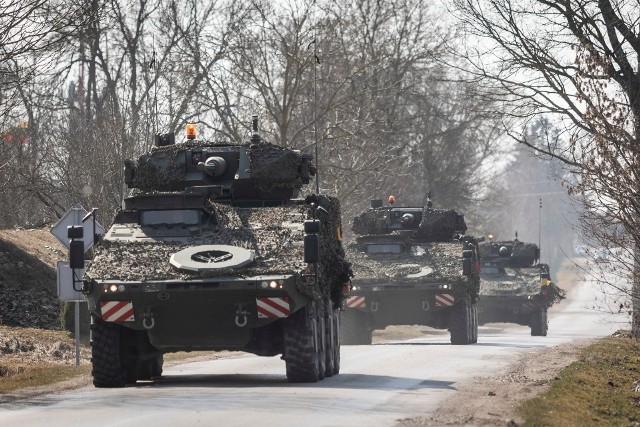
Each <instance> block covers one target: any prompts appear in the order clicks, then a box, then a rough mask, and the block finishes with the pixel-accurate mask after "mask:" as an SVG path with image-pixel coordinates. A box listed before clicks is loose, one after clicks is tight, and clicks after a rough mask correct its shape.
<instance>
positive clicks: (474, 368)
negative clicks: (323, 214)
mask: <svg viewBox="0 0 640 427" xmlns="http://www.w3.org/2000/svg"><path fill="white" fill-rule="evenodd" d="M560 286H562V284H560ZM599 289H600V288H599V287H598V286H596V285H595V284H594V283H592V282H590V281H581V282H579V283H577V284H576V285H575V286H573V288H572V289H571V291H570V292H569V295H568V297H567V300H565V301H563V302H562V303H560V304H558V305H557V306H554V307H552V309H551V311H550V314H549V335H548V336H547V337H531V336H530V332H529V328H528V327H524V326H518V325H511V324H489V325H485V326H481V327H480V332H479V338H478V343H477V344H475V345H467V346H452V345H450V344H449V336H448V333H445V332H443V331H440V332H437V331H434V332H433V333H429V334H425V335H424V337H421V338H414V339H410V340H403V341H388V342H383V343H377V344H374V345H371V346H343V347H342V353H341V354H342V361H341V371H340V374H339V375H337V376H334V377H332V378H328V379H325V380H323V381H321V382H319V383H315V384H289V383H287V381H286V377H285V366H284V362H283V361H282V360H280V358H279V357H272V358H264V357H257V356H253V355H244V356H240V357H235V358H229V359H219V360H213V361H203V362H193V363H187V364H183V365H178V366H174V367H171V368H167V369H165V373H164V375H163V377H162V378H161V379H160V380H157V381H156V382H148V383H139V384H138V385H136V386H134V387H127V388H124V389H96V388H94V387H92V386H90V387H83V388H80V389H77V390H71V391H67V392H62V393H59V394H55V395H44V396H39V397H35V398H29V399H25V400H19V401H14V402H11V403H7V404H3V405H0V426H4V427H9V426H20V427H25V426H47V427H58V426H65V427H69V426H87V425H91V426H137V427H140V426H182V425H185V426H257V425H261V426H263V425H266V426H292V427H293V426H296V427H297V426H301V425H304V426H307V427H311V426H391V425H394V424H395V422H396V421H398V420H401V419H405V418H408V417H415V416H429V415H430V414H432V413H433V412H434V411H435V410H436V409H437V408H438V407H439V406H441V405H442V404H443V403H444V402H445V400H446V399H448V398H450V397H452V396H453V395H454V394H455V393H456V389H457V388H458V387H459V386H460V385H462V384H464V383H465V382H468V381H471V379H472V378H474V377H477V376H480V375H481V376H488V375H492V374H498V373H499V372H500V371H501V369H503V368H504V367H505V366H506V365H507V364H508V363H509V362H511V361H513V360H514V358H516V357H517V356H518V355H520V354H522V353H524V352H527V351H531V350H535V349H539V348H542V347H548V346H555V345H558V344H561V343H566V342H570V341H573V340H576V339H582V338H592V337H600V336H606V335H610V334H611V333H613V332H615V331H616V330H618V329H621V328H625V327H628V323H626V322H627V318H626V317H625V316H624V315H608V314H604V313H602V312H598V311H595V310H593V309H592V308H591V307H592V306H593V304H594V301H595V299H596V298H597V296H598V295H599V294H600V292H599Z"/></svg>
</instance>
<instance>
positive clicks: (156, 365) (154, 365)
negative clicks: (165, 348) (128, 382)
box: [137, 354, 164, 380]
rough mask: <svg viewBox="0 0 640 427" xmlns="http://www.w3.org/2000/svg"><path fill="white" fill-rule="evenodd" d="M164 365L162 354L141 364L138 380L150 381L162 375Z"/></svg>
mask: <svg viewBox="0 0 640 427" xmlns="http://www.w3.org/2000/svg"><path fill="white" fill-rule="evenodd" d="M163 364H164V356H163V355H162V354H160V355H158V356H156V357H154V358H152V359H147V360H143V361H141V362H139V365H138V374H137V379H139V380H150V379H151V378H153V377H159V376H161V375H162V365H163Z"/></svg>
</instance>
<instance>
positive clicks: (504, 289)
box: [478, 238, 565, 336]
mask: <svg viewBox="0 0 640 427" xmlns="http://www.w3.org/2000/svg"><path fill="white" fill-rule="evenodd" d="M480 255H481V259H482V267H481V274H480V301H479V303H478V321H479V323H480V324H481V325H483V324H486V323H490V322H507V323H517V324H519V325H524V326H529V327H530V328H531V335H532V336H546V335H547V332H548V319H547V310H548V308H549V307H551V306H552V305H553V304H554V303H556V302H559V301H561V300H562V299H563V298H564V297H565V293H564V291H563V290H562V289H560V288H559V287H558V286H557V285H555V284H554V283H553V282H552V281H551V275H550V273H549V266H548V265H547V264H541V263H538V260H539V258H540V249H539V248H538V246H537V245H535V244H533V243H525V242H521V241H519V240H518V239H517V238H516V239H515V240H512V241H500V242H495V241H493V240H492V239H491V238H490V239H489V241H485V242H481V243H480Z"/></svg>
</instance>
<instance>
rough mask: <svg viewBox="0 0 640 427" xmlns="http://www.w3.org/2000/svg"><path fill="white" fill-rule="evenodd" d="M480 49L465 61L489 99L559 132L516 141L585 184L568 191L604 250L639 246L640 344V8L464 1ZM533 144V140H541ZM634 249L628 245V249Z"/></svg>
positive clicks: (635, 298)
mask: <svg viewBox="0 0 640 427" xmlns="http://www.w3.org/2000/svg"><path fill="white" fill-rule="evenodd" d="M454 3H455V6H456V13H457V15H458V17H459V18H460V19H461V20H462V22H463V23H464V24H465V26H466V30H467V31H468V34H469V36H470V38H471V39H472V40H474V39H475V40H478V41H479V42H480V44H484V46H479V47H478V48H477V49H472V48H469V49H468V50H467V51H466V52H465V55H466V57H467V59H468V60H469V63H470V64H471V65H472V67H473V71H474V72H475V74H476V75H477V76H478V77H479V78H482V79H484V82H485V83H486V86H485V87H486V89H487V91H486V92H485V94H484V95H485V97H488V98H491V99H500V100H502V101H504V102H505V105H506V108H505V109H504V110H503V111H504V113H505V115H506V117H509V118H512V119H514V120H517V121H518V122H520V123H522V122H524V123H528V122H530V121H532V120H534V119H535V117H537V116H538V115H540V114H549V115H550V117H553V120H554V124H555V125H556V126H559V127H560V134H559V135H548V134H547V135H545V134H544V133H541V134H540V135H539V137H540V138H543V140H544V142H543V143H540V138H536V139H533V140H531V139H527V138H526V137H525V135H523V134H522V133H517V132H514V133H512V136H513V137H514V138H515V139H517V140H518V141H520V142H522V143H524V144H526V145H528V146H530V147H531V148H533V149H534V150H537V151H538V152H542V153H545V154H547V155H549V156H552V157H553V158H556V159H558V160H560V161H562V162H563V163H564V164H565V166H566V167H567V168H568V169H569V170H570V171H572V172H575V173H577V174H578V175H579V176H580V179H579V180H578V181H577V182H574V183H568V184H569V191H570V193H572V194H577V195H579V196H580V197H581V199H582V200H583V201H584V202H585V203H586V204H587V209H586V212H591V213H593V214H594V215H590V216H589V217H588V219H589V220H588V221H587V222H586V223H585V226H587V227H589V228H590V229H589V230H587V232H588V234H590V235H597V236H599V237H600V241H601V244H604V245H607V246H611V245H619V244H620V243H621V242H620V241H619V237H620V233H609V232H607V230H611V227H607V225H608V223H610V222H616V223H618V224H620V225H621V227H622V228H623V229H624V232H625V233H624V235H626V236H628V238H629V240H630V241H631V243H630V245H631V247H632V248H633V260H632V261H631V262H629V261H627V262H626V265H627V266H628V273H629V277H631V282H632V283H633V285H632V286H629V287H628V288H627V294H628V295H629V296H630V299H631V301H632V302H633V313H632V314H633V315H632V333H633V335H634V336H635V337H640V299H639V297H640V263H639V262H638V261H639V259H638V257H639V256H640V223H639V220H640V200H638V198H637V197H635V195H637V194H639V192H640V175H639V174H640V163H639V161H640V74H639V70H638V61H637V58H638V55H640V34H639V33H638V23H639V21H640V8H638V4H637V2H627V1H623V0H620V1H611V0H598V1H590V0H578V1H569V0H561V1H549V0H529V1H526V2H521V1H518V2H515V1H511V0H486V1H485V0H456V1H455V2H454ZM532 141H533V142H532ZM626 246H629V244H627V245H626Z"/></svg>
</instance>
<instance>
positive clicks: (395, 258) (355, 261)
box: [347, 242, 468, 283]
mask: <svg viewBox="0 0 640 427" xmlns="http://www.w3.org/2000/svg"><path fill="white" fill-rule="evenodd" d="M414 248H415V246H414ZM347 259H348V260H349V261H350V262H351V263H352V266H353V270H354V271H355V272H356V276H355V279H354V282H358V283H420V282H422V283H424V282H431V281H442V280H450V281H452V282H453V281H463V280H468V278H467V277H466V276H464V275H463V274H462V243H454V242H451V243H432V244H431V245H430V248H429V249H428V250H426V251H424V250H418V251H416V250H415V249H414V250H412V251H410V252H405V253H401V254H391V253H384V254H366V253H364V252H363V251H362V250H360V248H359V247H358V245H356V244H351V245H349V246H348V247H347Z"/></svg>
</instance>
